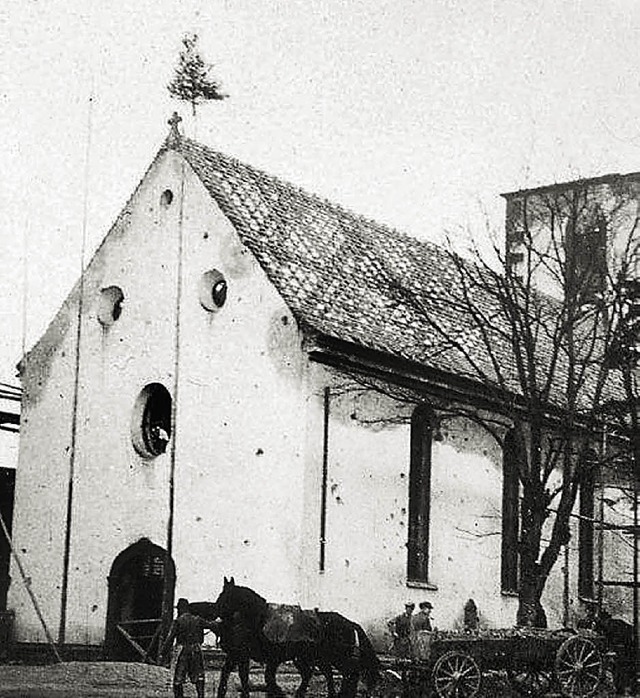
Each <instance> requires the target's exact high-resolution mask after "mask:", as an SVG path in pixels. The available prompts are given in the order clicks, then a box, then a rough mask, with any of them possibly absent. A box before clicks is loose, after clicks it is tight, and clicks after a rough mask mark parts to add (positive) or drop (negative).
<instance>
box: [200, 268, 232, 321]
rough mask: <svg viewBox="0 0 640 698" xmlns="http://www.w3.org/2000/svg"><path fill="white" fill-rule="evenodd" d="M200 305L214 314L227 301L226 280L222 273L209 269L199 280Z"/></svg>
mask: <svg viewBox="0 0 640 698" xmlns="http://www.w3.org/2000/svg"><path fill="white" fill-rule="evenodd" d="M199 293H200V304H201V305H202V307H203V308H204V309H205V310H209V311H210V312H214V311H216V310H219V309H220V308H222V306H223V305H224V304H225V303H226V301H227V280H226V279H225V278H224V275H223V274H222V272H220V271H218V270H217V269H211V270H210V271H207V272H205V273H204V274H203V275H202V277H201V279H200V289H199Z"/></svg>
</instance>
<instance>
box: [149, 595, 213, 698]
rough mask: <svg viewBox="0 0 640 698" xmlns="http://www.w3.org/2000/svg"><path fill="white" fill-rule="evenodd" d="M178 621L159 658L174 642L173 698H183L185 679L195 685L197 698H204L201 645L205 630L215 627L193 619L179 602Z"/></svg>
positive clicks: (179, 601)
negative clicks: (175, 646) (176, 652)
mask: <svg viewBox="0 0 640 698" xmlns="http://www.w3.org/2000/svg"><path fill="white" fill-rule="evenodd" d="M176 609H177V611H178V615H177V618H176V619H175V620H174V621H173V623H172V624H171V630H170V631H169V635H168V636H167V638H166V640H165V641H164V643H163V645H162V649H161V650H160V657H163V656H164V655H165V652H166V650H167V649H168V648H169V647H171V645H172V644H173V641H174V640H175V641H176V645H177V646H178V656H177V659H176V666H175V670H174V674H173V695H174V696H175V698H183V695H184V692H183V691H184V689H183V686H184V681H185V679H186V678H187V676H188V677H189V678H190V679H191V683H193V684H195V687H196V694H197V696H198V698H204V662H203V659H202V643H203V642H204V630H205V628H208V629H210V630H218V629H219V626H218V624H217V623H216V622H215V621H214V622H209V621H206V620H204V618H201V617H200V616H196V615H194V614H193V613H191V612H190V610H189V601H188V600H187V599H179V600H178V604H177V606H176Z"/></svg>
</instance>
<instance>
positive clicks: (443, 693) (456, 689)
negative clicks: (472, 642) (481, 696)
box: [433, 650, 482, 698]
mask: <svg viewBox="0 0 640 698" xmlns="http://www.w3.org/2000/svg"><path fill="white" fill-rule="evenodd" d="M481 683H482V673H481V672H480V667H479V666H478V662H476V660H475V659H474V658H473V657H472V656H471V655H470V654H467V653H466V652H458V651H456V650H451V651H450V652H446V653H445V654H443V655H442V656H441V657H439V658H438V660H437V661H436V663H435V665H434V667H433V684H434V687H435V690H436V694H437V695H438V697H439V698H449V697H451V698H473V697H474V696H476V695H478V692H479V691H480V684H481Z"/></svg>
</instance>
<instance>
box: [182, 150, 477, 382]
mask: <svg viewBox="0 0 640 698" xmlns="http://www.w3.org/2000/svg"><path fill="white" fill-rule="evenodd" d="M177 149H178V150H179V151H180V152H181V153H182V154H183V155H184V156H185V158H186V159H187V161H188V162H189V164H190V165H191V166H192V167H193V169H194V170H195V172H196V174H197V175H198V176H199V178H200V179H201V180H202V182H203V183H204V185H205V187H206V188H207V189H208V191H209V192H210V194H211V195H212V197H213V198H214V199H215V201H216V202H217V203H218V205H219V206H220V208H221V209H222V211H223V213H224V214H225V215H226V216H227V217H228V218H229V220H230V221H231V222H232V223H233V225H234V227H235V228H236V230H237V231H238V234H239V235H240V238H241V239H242V241H243V243H244V244H245V245H247V247H248V248H249V249H250V250H251V252H253V254H254V255H255V256H256V257H257V259H258V261H259V262H260V264H261V265H262V267H263V268H264V270H265V272H266V273H267V275H268V276H269V278H270V280H271V281H272V283H273V284H274V285H275V286H276V288H277V289H278V291H279V292H280V294H281V295H282V296H283V298H284V300H285V301H286V302H287V305H288V306H289V307H290V309H291V311H292V312H293V313H294V315H295V316H296V317H297V318H298V319H299V320H302V321H303V322H304V323H306V324H307V325H308V326H310V327H312V328H314V329H315V330H317V331H318V332H320V333H322V334H325V335H328V336H330V337H335V338H338V339H342V340H345V341H349V342H354V343H356V344H358V345H360V346H362V347H366V348H370V349H375V350H379V351H382V352H386V353H388V354H392V355H394V356H398V357H401V358H403V359H408V360H410V361H415V362H418V363H421V364H425V363H426V364H429V363H434V364H437V367H438V368H442V369H444V370H451V371H456V372H465V373H468V372H469V368H468V366H463V365H462V363H461V361H460V357H456V356H455V355H449V356H446V358H445V357H443V356H441V355H439V351H438V349H439V348H441V344H442V342H441V340H439V339H438V338H437V337H434V333H433V331H431V332H430V331H429V330H428V327H427V325H426V324H425V321H424V317H423V312H424V311H426V312H433V313H438V317H439V318H440V321H441V322H442V321H446V320H448V322H449V323H450V325H451V329H452V332H454V331H457V330H458V329H460V330H462V329H463V328H464V326H465V325H464V323H462V322H461V317H460V311H459V310H456V308H455V306H454V305H452V304H451V299H452V297H453V296H454V295H455V290H456V286H457V283H458V272H457V270H456V269H455V267H454V266H453V265H452V263H451V259H450V255H449V253H448V252H446V251H445V250H443V249H442V248H441V247H438V246H437V245H434V244H432V243H430V242H425V241H420V240H417V239H415V238H412V237H410V236H408V235H406V234H403V233H400V232H398V231H396V230H393V229H391V228H389V227H387V226H384V225H381V224H380V223H376V222H375V221H372V220H369V219H366V218H364V217H362V216H358V215H356V214H354V213H352V212H350V211H348V210H346V209H344V208H342V207H340V206H338V205H336V204H333V203H331V202H329V201H327V200H325V199H322V198H320V197H318V196H315V195H313V194H309V193H307V192H305V191H303V190H302V189H299V188H297V187H295V186H293V185H291V184H289V183H286V182H283V181H282V180H280V179H278V178H276V177H273V176H271V175H269V174H266V173H264V172H261V171H259V170H257V169H255V168H253V167H250V166H248V165H246V164H244V163H242V162H239V161H238V160H236V159H234V158H231V157H229V156H226V155H223V154H221V153H218V152H215V151H213V150H211V149H209V148H207V147H205V146H203V145H200V144H199V143H196V142H195V141H192V140H189V139H186V138H182V139H181V141H180V143H179V145H178V146H177ZM411 299H415V300H416V301H417V303H416V302H412V301H411ZM469 341H474V340H473V337H472V336H471V335H470V336H469Z"/></svg>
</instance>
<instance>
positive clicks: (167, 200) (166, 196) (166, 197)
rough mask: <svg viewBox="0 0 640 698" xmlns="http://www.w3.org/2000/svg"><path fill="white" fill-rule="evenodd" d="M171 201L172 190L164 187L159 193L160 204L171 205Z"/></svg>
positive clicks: (166, 206) (163, 205) (165, 206)
mask: <svg viewBox="0 0 640 698" xmlns="http://www.w3.org/2000/svg"><path fill="white" fill-rule="evenodd" d="M172 202H173V192H172V191H171V189H165V190H164V191H163V192H162V194H161V195H160V205H161V206H162V207H164V208H168V207H169V206H171V203H172Z"/></svg>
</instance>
